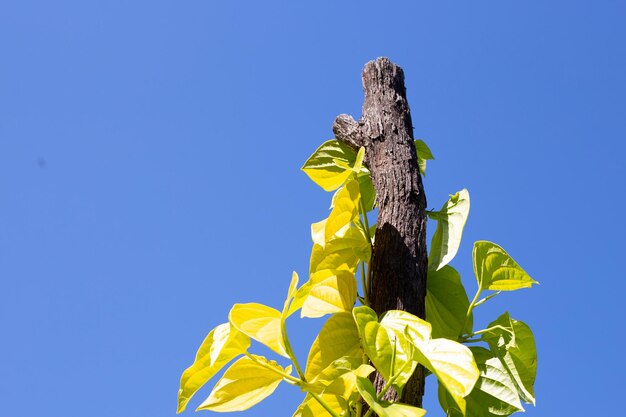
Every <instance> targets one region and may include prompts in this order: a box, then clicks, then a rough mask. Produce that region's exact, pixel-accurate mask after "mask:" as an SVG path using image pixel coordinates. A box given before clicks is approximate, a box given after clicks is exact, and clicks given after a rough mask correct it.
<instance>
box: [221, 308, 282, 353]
mask: <svg viewBox="0 0 626 417" xmlns="http://www.w3.org/2000/svg"><path fill="white" fill-rule="evenodd" d="M228 320H229V321H230V323H231V324H232V325H233V327H235V328H236V329H237V330H239V331H240V332H242V333H244V334H246V335H248V336H250V337H251V338H252V339H254V340H256V341H257V342H261V343H263V344H264V345H265V346H267V347H269V348H270V349H272V350H273V351H274V352H276V353H278V354H279V355H281V356H284V357H286V358H289V354H288V353H287V350H286V349H285V344H284V342H283V335H282V326H281V320H282V315H281V313H280V311H278V310H276V309H273V308H271V307H268V306H266V305H263V304H258V303H248V304H235V305H234V306H233V307H232V308H231V310H230V313H229V314H228Z"/></svg>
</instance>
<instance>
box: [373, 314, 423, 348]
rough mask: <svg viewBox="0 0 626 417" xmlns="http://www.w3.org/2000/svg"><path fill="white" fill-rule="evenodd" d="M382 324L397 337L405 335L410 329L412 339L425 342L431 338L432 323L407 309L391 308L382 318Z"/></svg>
mask: <svg viewBox="0 0 626 417" xmlns="http://www.w3.org/2000/svg"><path fill="white" fill-rule="evenodd" d="M380 324H381V325H383V326H384V327H385V328H386V329H387V330H388V331H391V332H393V333H394V334H395V336H396V337H404V333H405V331H408V333H409V334H410V335H411V339H412V340H419V341H422V342H425V341H428V340H430V338H431V325H430V323H428V322H427V321H425V320H422V319H420V318H419V317H417V316H415V315H413V314H411V313H407V312H406V311H402V310H389V311H387V312H386V313H385V314H384V316H383V317H382V319H380Z"/></svg>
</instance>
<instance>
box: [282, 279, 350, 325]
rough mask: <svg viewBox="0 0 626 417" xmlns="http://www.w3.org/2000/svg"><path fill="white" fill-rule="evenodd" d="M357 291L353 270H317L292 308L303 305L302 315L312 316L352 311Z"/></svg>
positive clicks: (300, 290) (299, 293)
mask: <svg viewBox="0 0 626 417" xmlns="http://www.w3.org/2000/svg"><path fill="white" fill-rule="evenodd" d="M356 291H357V290H356V279H355V277H354V273H352V272H351V271H345V270H338V271H333V270H328V269H325V270H322V271H317V272H315V273H314V274H312V275H311V279H310V280H309V281H308V282H307V283H306V284H305V285H303V286H302V287H301V288H300V289H299V290H298V292H297V294H296V296H295V299H294V301H293V303H292V309H291V310H292V311H293V310H294V309H295V308H299V307H301V308H302V311H301V316H302V317H311V318H316V317H322V316H324V315H326V314H333V313H339V312H342V311H350V310H352V306H354V302H355V301H356Z"/></svg>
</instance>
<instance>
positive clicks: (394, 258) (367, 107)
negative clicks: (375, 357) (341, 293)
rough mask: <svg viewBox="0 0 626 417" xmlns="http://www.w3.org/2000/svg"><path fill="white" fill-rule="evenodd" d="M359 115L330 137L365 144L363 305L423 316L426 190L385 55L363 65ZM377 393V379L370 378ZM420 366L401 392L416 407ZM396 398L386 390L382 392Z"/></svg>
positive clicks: (401, 92) (340, 123) (394, 71)
mask: <svg viewBox="0 0 626 417" xmlns="http://www.w3.org/2000/svg"><path fill="white" fill-rule="evenodd" d="M363 90H364V93H365V99H364V102H363V115H362V117H361V119H360V120H359V121H358V122H356V121H354V119H353V118H352V117H350V116H348V115H345V114H342V115H340V116H338V117H337V118H336V119H335V122H334V124H333V131H334V132H335V136H336V137H337V139H338V140H340V141H342V142H343V143H346V144H348V145H350V146H352V147H354V148H356V149H358V148H359V147H360V146H364V147H365V164H366V166H367V167H368V168H369V170H370V171H371V174H372V181H373V183H374V188H375V189H376V195H377V197H376V202H377V206H378V219H377V223H376V234H375V240H374V247H373V251H372V260H371V266H370V267H371V272H372V281H371V287H370V294H369V299H370V303H371V307H372V308H373V309H374V310H375V311H376V313H378V315H379V316H380V315H382V313H384V312H385V311H387V310H404V311H408V312H410V313H412V314H415V315H417V316H419V317H421V318H424V317H425V298H426V274H427V271H428V253H427V250H426V212H425V210H426V196H425V195H424V187H423V185H422V178H421V175H420V173H419V169H418V165H417V155H416V152H415V146H414V144H413V124H412V122H411V113H410V110H409V105H408V103H407V100H406V88H405V86H404V72H403V71H402V68H400V67H399V66H397V65H395V64H394V63H392V62H391V61H390V60H389V59H387V58H378V59H376V60H375V61H370V62H368V63H367V64H366V65H365V68H364V69H363ZM374 385H375V386H376V389H377V390H378V391H380V390H381V389H382V387H383V385H384V381H383V379H382V377H381V376H380V375H376V377H375V379H374ZM423 395H424V369H423V368H422V367H421V366H418V368H417V369H416V371H415V373H414V374H413V377H412V378H411V379H410V380H409V382H408V383H407V385H406V387H405V388H404V392H403V395H402V398H401V401H402V402H405V403H407V404H411V405H415V406H421V404H422V396H423ZM385 398H386V399H390V400H397V399H398V398H397V396H396V395H395V393H394V392H393V390H390V393H388V395H387V396H386V397H385Z"/></svg>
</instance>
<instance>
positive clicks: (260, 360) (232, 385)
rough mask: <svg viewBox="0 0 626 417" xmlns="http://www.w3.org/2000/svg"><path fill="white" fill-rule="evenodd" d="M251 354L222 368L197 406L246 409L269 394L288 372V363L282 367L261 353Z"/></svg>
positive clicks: (201, 407)
mask: <svg viewBox="0 0 626 417" xmlns="http://www.w3.org/2000/svg"><path fill="white" fill-rule="evenodd" d="M251 356H253V357H254V358H255V359H254V360H253V359H251V358H249V357H247V356H245V357H243V358H241V359H239V360H238V361H237V362H235V363H234V364H232V365H231V367H230V368H228V369H227V370H226V372H225V373H224V376H222V378H221V379H220V380H219V381H218V382H217V384H216V385H215V388H213V391H212V392H211V395H209V398H207V399H206V400H205V401H204V402H203V403H202V404H200V407H198V410H211V411H220V412H224V411H242V410H247V409H248V408H250V407H252V406H253V405H255V404H257V403H259V402H260V401H262V400H264V399H265V398H266V397H268V396H269V395H271V394H272V393H273V392H274V390H275V389H276V387H277V386H278V384H279V383H280V381H282V380H283V377H284V376H283V375H285V374H287V375H289V374H290V373H291V366H289V367H287V369H283V368H282V367H281V366H280V365H278V364H277V363H276V362H274V361H268V360H267V359H265V358H264V357H262V356H256V355H251Z"/></svg>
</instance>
